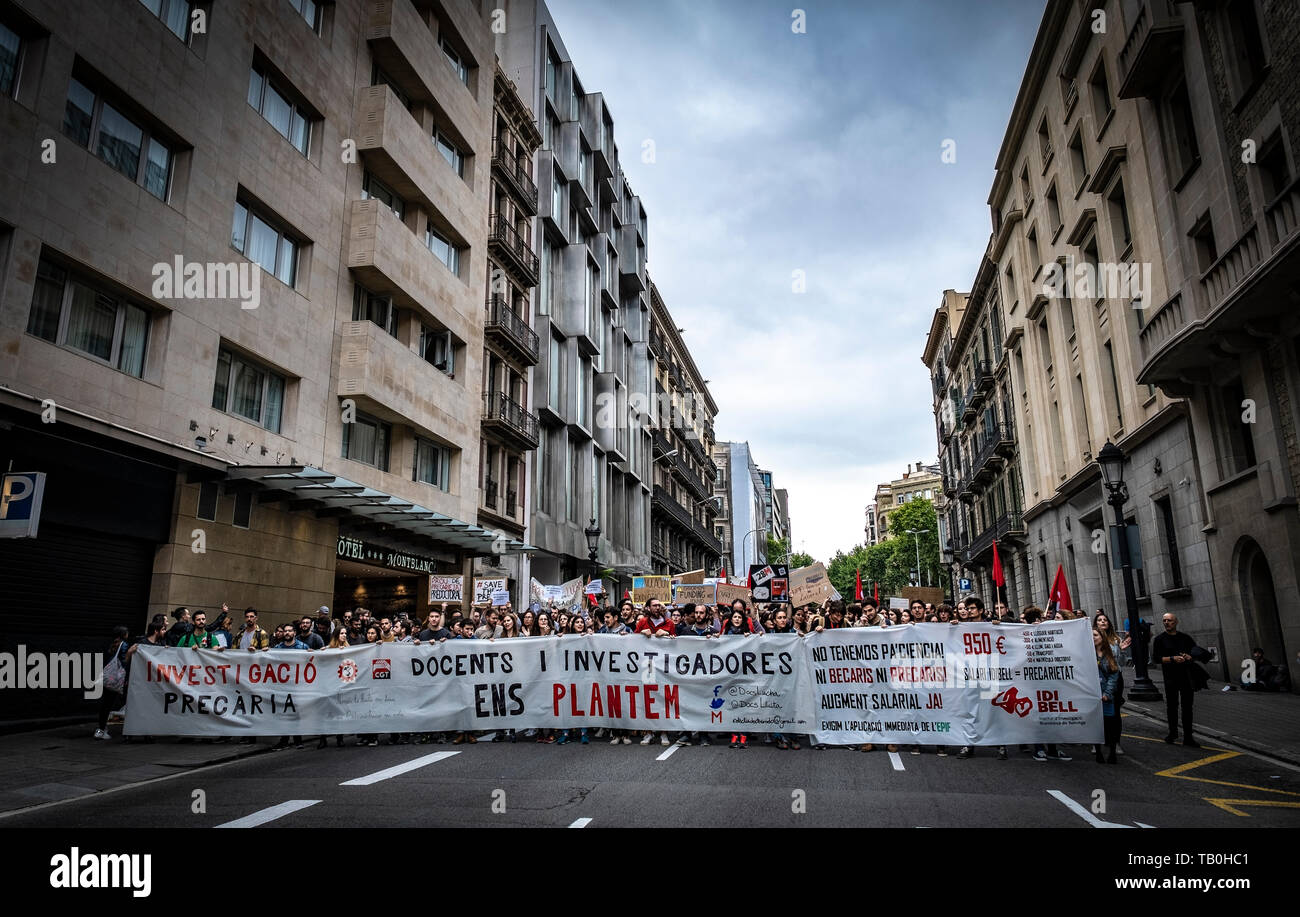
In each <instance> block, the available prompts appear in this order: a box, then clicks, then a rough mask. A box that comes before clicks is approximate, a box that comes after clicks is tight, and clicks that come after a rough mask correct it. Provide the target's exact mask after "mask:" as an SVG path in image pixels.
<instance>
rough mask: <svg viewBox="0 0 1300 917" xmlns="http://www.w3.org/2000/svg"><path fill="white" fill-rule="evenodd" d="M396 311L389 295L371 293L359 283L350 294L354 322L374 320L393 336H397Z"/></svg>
mask: <svg viewBox="0 0 1300 917" xmlns="http://www.w3.org/2000/svg"><path fill="white" fill-rule="evenodd" d="M398 311H399V310H398V309H397V307H396V306H394V305H393V300H392V299H391V298H390V297H388V296H380V295H379V294H377V293H371V292H370V291H369V290H367V289H366V288H365V287H363V286H362V285H361V284H359V283H358V284H356V285H355V287H354V293H353V296H352V320H353V321H354V322H374V323H375V324H376V325H378V326H379V327H380V328H383V329H384V330H385V331H387V332H388V333H389V334H391V335H392V336H393V337H397V313H398Z"/></svg>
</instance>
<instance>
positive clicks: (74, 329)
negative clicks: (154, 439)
mask: <svg viewBox="0 0 1300 917" xmlns="http://www.w3.org/2000/svg"><path fill="white" fill-rule="evenodd" d="M149 325H150V317H149V312H148V311H146V310H145V309H143V308H141V307H140V306H138V305H136V304H134V303H131V302H128V301H126V300H125V299H123V298H122V297H120V296H118V295H116V294H114V293H110V292H107V291H106V290H104V289H102V288H100V287H98V286H97V285H93V284H92V283H91V282H89V281H87V280H86V279H85V278H83V277H80V276H77V275H74V274H72V273H71V272H69V271H67V270H65V269H64V268H62V267H59V266H58V265H56V264H52V263H50V262H49V261H46V260H45V259H44V258H42V259H41V262H40V265H39V267H38V268H37V271H36V284H35V286H34V287H33V290H32V310H31V314H30V315H29V316H28V319H27V333H28V334H33V335H35V336H36V337H39V338H42V339H44V340H46V341H49V342H50V343H52V344H60V345H62V346H64V347H68V348H71V349H73V350H77V351H80V352H81V353H83V354H86V355H87V356H89V357H93V358H94V359H96V360H99V361H100V362H103V363H107V364H108V365H109V366H112V367H114V368H115V369H118V370H121V371H122V372H124V373H126V374H128V375H131V376H135V377H136V378H141V377H142V376H143V375H144V361H145V352H146V348H147V345H148V341H149Z"/></svg>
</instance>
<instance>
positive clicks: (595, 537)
mask: <svg viewBox="0 0 1300 917" xmlns="http://www.w3.org/2000/svg"><path fill="white" fill-rule="evenodd" d="M582 534H584V535H586V536H587V557H588V559H590V560H591V568H592V570H595V569H596V549H597V548H598V547H599V546H600V526H598V525H597V524H596V517H595V516H593V517H592V519H591V525H589V526H587V527H586V528H585V529H583V530H582Z"/></svg>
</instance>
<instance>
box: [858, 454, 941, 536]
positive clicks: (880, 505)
mask: <svg viewBox="0 0 1300 917" xmlns="http://www.w3.org/2000/svg"><path fill="white" fill-rule="evenodd" d="M942 484H943V479H942V477H941V475H940V474H939V466H938V465H922V464H921V463H920V462H917V463H916V464H915V465H914V466H913V465H908V466H907V470H906V471H904V472H903V475H902V477H899V478H895V479H894V480H893V481H890V482H889V483H888V484H880V485H878V486H877V487H876V503H875V506H876V526H877V529H878V532H877V535H878V540H880V541H884V540H885V539H886V538H892V537H893V536H894V535H896V534H897V532H895V531H893V529H892V528H891V526H890V524H889V517H890V515H892V514H893V512H894V511H895V510H897V509H898V508H899V507H900V506H903V505H904V504H906V503H909V502H911V501H912V500H917V499H926V500H933V499H934V498H935V495H936V494H938V493H940V492H941V488H942Z"/></svg>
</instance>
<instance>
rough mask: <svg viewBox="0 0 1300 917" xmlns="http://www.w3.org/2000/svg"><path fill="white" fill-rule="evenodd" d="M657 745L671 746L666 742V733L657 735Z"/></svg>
mask: <svg viewBox="0 0 1300 917" xmlns="http://www.w3.org/2000/svg"><path fill="white" fill-rule="evenodd" d="M659 744H660V745H671V744H673V743H672V742H669V741H668V733H666V732H661V733H659Z"/></svg>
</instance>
